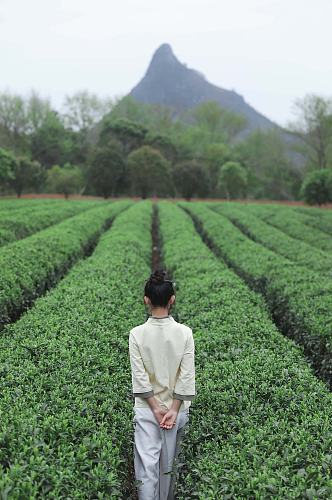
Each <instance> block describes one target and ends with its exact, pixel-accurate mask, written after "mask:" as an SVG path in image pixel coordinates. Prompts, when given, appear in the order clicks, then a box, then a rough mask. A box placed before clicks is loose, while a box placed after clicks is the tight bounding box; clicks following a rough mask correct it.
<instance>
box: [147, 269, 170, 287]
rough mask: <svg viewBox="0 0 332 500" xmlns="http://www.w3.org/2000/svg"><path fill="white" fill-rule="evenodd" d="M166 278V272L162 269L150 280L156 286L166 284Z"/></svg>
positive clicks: (153, 274) (155, 272)
mask: <svg viewBox="0 0 332 500" xmlns="http://www.w3.org/2000/svg"><path fill="white" fill-rule="evenodd" d="M165 277H166V271H163V270H162V269H156V271H154V272H153V273H152V274H151V276H150V280H151V281H153V282H154V283H156V284H161V283H165Z"/></svg>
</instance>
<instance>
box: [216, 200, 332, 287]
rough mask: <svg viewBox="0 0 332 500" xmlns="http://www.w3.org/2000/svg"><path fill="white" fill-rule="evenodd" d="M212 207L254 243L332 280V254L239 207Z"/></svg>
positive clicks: (229, 205) (222, 204)
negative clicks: (321, 273)
mask: <svg viewBox="0 0 332 500" xmlns="http://www.w3.org/2000/svg"><path fill="white" fill-rule="evenodd" d="M210 207H211V208H212V209H213V210H215V211H216V212H217V213H220V214H222V215H225V216H226V217H227V218H228V219H230V220H231V221H232V222H233V223H234V224H235V225H236V226H237V227H239V228H240V229H241V231H242V232H243V233H244V234H246V235H247V236H248V237H249V238H251V239H252V240H254V241H256V242H258V243H261V244H262V245H264V246H265V247H267V248H270V250H273V251H275V252H277V253H278V254H280V255H283V256H284V257H287V258H288V259H290V260H292V261H294V262H296V263H297V264H299V265H300V266H305V267H308V268H309V269H313V270H315V271H320V272H323V273H324V274H326V275H327V276H330V277H331V278H332V254H329V253H327V252H323V250H319V249H318V248H316V247H313V246H312V245H309V244H308V243H306V242H305V241H301V240H297V239H295V238H292V237H291V236H289V235H288V234H286V233H284V232H282V231H281V230H280V229H277V228H276V227H274V226H271V225H270V224H267V223H266V222H264V221H263V220H262V219H260V218H259V217H257V216H255V215H252V214H251V213H248V211H247V209H246V206H245V205H239V204H238V203H237V204H235V203H219V204H216V203H213V204H211V205H210Z"/></svg>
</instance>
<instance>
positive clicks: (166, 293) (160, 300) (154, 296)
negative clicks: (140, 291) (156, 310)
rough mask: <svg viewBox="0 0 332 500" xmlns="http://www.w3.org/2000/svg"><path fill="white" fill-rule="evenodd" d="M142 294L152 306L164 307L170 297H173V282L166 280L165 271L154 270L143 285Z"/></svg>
mask: <svg viewBox="0 0 332 500" xmlns="http://www.w3.org/2000/svg"><path fill="white" fill-rule="evenodd" d="M144 293H145V295H146V296H147V297H149V299H150V300H151V304H152V305H153V306H160V307H166V306H167V304H168V301H169V299H170V298H171V297H172V295H175V292H174V286H173V282H172V281H171V280H169V279H167V276H166V271H164V270H162V269H156V270H155V271H154V272H153V273H152V274H151V275H150V278H149V279H148V280H147V282H146V283H145V288H144Z"/></svg>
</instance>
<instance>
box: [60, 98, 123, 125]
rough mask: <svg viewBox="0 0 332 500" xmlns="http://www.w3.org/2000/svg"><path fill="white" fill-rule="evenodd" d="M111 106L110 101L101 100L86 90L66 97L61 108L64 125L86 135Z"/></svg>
mask: <svg viewBox="0 0 332 500" xmlns="http://www.w3.org/2000/svg"><path fill="white" fill-rule="evenodd" d="M113 106H114V103H113V101H112V100H111V99H109V98H106V99H102V98H100V97H98V96H97V94H94V93H92V92H89V91H88V90H81V91H79V92H76V93H75V94H73V95H67V96H66V97H65V101H64V106H63V107H64V121H65V125H67V126H68V127H70V128H72V129H74V130H76V131H78V132H83V133H87V131H88V130H89V129H90V128H91V127H93V126H94V125H95V124H96V123H97V122H99V121H100V120H101V119H102V117H103V116H104V115H106V114H107V113H109V112H110V111H111V110H112V108H113Z"/></svg>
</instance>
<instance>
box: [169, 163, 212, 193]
mask: <svg viewBox="0 0 332 500" xmlns="http://www.w3.org/2000/svg"><path fill="white" fill-rule="evenodd" d="M173 182H174V185H175V187H176V190H177V191H178V192H179V193H180V195H182V196H183V197H184V198H186V199H187V200H190V199H191V198H192V197H193V196H200V197H205V196H206V195H207V194H208V189H209V179H208V174H207V172H206V169H205V168H204V167H203V166H202V165H201V164H199V163H198V162H197V161H196V160H185V161H183V162H181V163H178V164H176V165H175V166H174V168H173Z"/></svg>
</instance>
